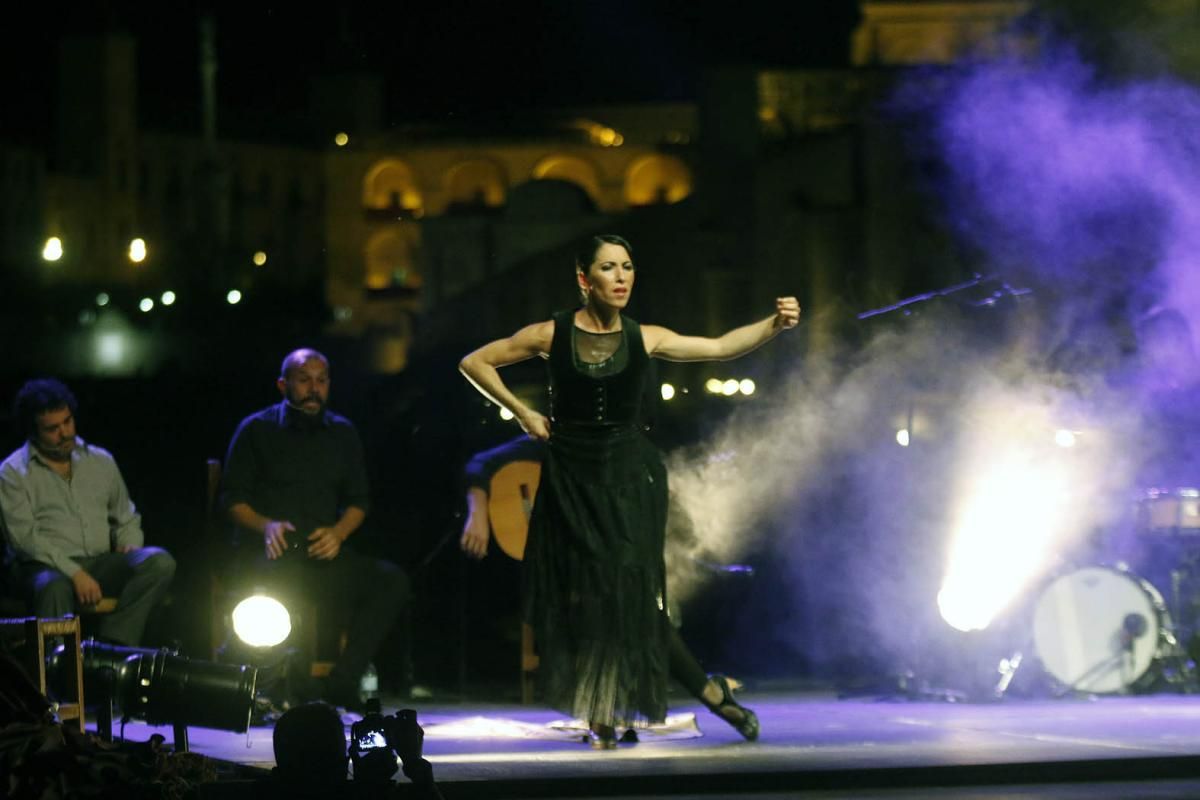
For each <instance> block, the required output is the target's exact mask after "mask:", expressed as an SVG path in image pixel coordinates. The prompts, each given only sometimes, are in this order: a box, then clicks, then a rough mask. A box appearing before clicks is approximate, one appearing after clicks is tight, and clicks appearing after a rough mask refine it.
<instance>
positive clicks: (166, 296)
mask: <svg viewBox="0 0 1200 800" xmlns="http://www.w3.org/2000/svg"><path fill="white" fill-rule="evenodd" d="M159 299H160V300H162V304H163V305H164V306H173V305H175V293H174V292H172V291H171V290H170V289H168V290H167V291H165V292H163V293H162V297H160V298H159Z"/></svg>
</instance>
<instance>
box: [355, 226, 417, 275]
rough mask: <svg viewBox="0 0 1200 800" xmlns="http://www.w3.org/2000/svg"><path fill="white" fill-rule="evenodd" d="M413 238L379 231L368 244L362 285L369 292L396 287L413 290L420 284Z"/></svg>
mask: <svg viewBox="0 0 1200 800" xmlns="http://www.w3.org/2000/svg"><path fill="white" fill-rule="evenodd" d="M413 236H415V232H414V234H413ZM413 236H406V235H405V234H404V233H403V232H401V231H400V230H397V229H394V228H393V229H389V230H385V231H379V232H378V233H376V234H375V235H374V236H372V237H371V238H370V239H369V240H368V241H367V251H366V262H367V263H366V267H367V269H366V276H365V281H364V282H365V283H366V286H367V288H368V289H388V288H391V287H398V286H403V287H407V288H411V289H415V288H417V287H419V286H420V285H421V274H420V273H419V272H418V271H417V263H416V243H415V242H414V241H413Z"/></svg>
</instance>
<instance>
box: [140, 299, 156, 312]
mask: <svg viewBox="0 0 1200 800" xmlns="http://www.w3.org/2000/svg"><path fill="white" fill-rule="evenodd" d="M153 308H154V301H153V300H151V299H150V298H149V297H143V298H142V299H141V300H139V301H138V311H141V312H142V313H143V314H145V313H147V312H149V311H150V310H151V309H153Z"/></svg>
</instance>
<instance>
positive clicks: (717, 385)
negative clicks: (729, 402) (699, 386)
mask: <svg viewBox="0 0 1200 800" xmlns="http://www.w3.org/2000/svg"><path fill="white" fill-rule="evenodd" d="M724 386H725V384H724V383H722V382H721V379H720V378H709V379H708V380H706V381H705V382H704V389H705V391H707V392H708V393H709V394H720V393H721V390H722V389H723V388H724Z"/></svg>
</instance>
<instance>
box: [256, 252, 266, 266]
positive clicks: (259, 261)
mask: <svg viewBox="0 0 1200 800" xmlns="http://www.w3.org/2000/svg"><path fill="white" fill-rule="evenodd" d="M253 260H254V266H256V267H261V266H262V265H263V264H266V263H267V254H266V253H264V252H263V251H262V250H259V251H258V252H256V253H255V254H254V259H253Z"/></svg>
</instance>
